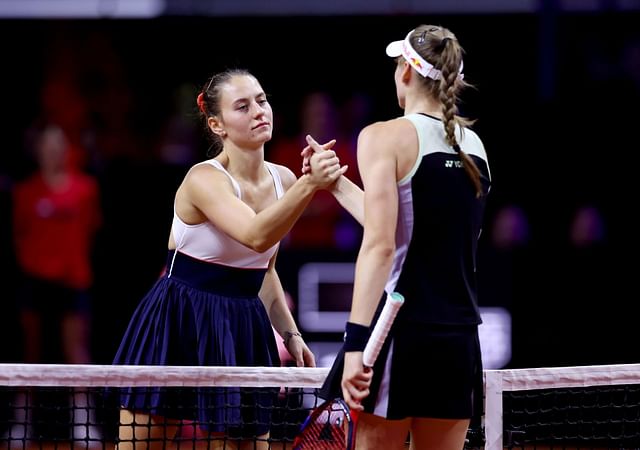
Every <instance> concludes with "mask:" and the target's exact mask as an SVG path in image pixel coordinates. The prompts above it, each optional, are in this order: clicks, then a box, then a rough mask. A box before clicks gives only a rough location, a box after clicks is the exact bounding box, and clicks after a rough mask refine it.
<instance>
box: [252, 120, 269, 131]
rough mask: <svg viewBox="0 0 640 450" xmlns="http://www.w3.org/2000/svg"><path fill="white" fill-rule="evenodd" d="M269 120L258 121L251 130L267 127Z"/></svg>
mask: <svg viewBox="0 0 640 450" xmlns="http://www.w3.org/2000/svg"><path fill="white" fill-rule="evenodd" d="M268 126H269V122H260V123H259V124H258V125H256V126H255V127H253V128H252V130H257V129H258V128H263V127H268Z"/></svg>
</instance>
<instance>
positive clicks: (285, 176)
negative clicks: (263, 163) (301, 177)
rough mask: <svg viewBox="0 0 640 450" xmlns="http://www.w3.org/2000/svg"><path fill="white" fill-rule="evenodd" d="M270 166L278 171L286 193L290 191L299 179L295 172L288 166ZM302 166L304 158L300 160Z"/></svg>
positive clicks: (274, 164)
mask: <svg viewBox="0 0 640 450" xmlns="http://www.w3.org/2000/svg"><path fill="white" fill-rule="evenodd" d="M269 164H271V165H272V166H273V167H275V168H276V170H277V171H278V174H279V175H280V179H281V180H282V186H283V187H284V189H285V191H286V190H288V189H289V188H290V187H291V186H292V185H293V183H295V182H296V180H297V179H298V178H297V177H296V175H295V174H294V173H293V171H292V170H291V169H289V168H288V167H287V166H283V165H282V164H276V163H273V162H270V163H269ZM300 165H302V158H301V159H300Z"/></svg>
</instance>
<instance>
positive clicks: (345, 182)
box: [331, 175, 364, 225]
mask: <svg viewBox="0 0 640 450" xmlns="http://www.w3.org/2000/svg"><path fill="white" fill-rule="evenodd" d="M331 193H332V194H333V196H334V197H335V198H336V200H337V201H338V203H340V206H342V207H343V208H344V209H345V210H347V212H349V214H351V215H352V216H353V218H354V219H356V220H357V221H358V222H359V223H360V225H364V191H363V190H362V189H360V187H359V186H358V185H356V184H355V183H354V182H353V181H351V180H350V179H349V178H347V177H345V176H344V175H343V176H341V177H340V178H338V180H337V181H336V182H335V184H334V185H333V188H332V189H331Z"/></svg>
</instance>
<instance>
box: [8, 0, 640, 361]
mask: <svg viewBox="0 0 640 450" xmlns="http://www.w3.org/2000/svg"><path fill="white" fill-rule="evenodd" d="M196 3H197V2H196ZM196 3H194V4H196ZM549 3H553V2H549ZM170 4H171V2H170ZM600 5H601V6H600V7H598V8H594V9H593V10H589V11H567V10H562V9H561V8H552V7H544V5H543V7H540V8H537V9H535V10H533V11H526V12H499V11H496V12H492V13H491V12H481V13H469V12H455V13H445V12H436V13H429V14H426V13H425V14H402V13H395V14H389V13H386V14H367V15H360V14H358V15H355V14H343V15H303V14H298V15H287V14H274V15H269V14H262V15H259V16H256V15H242V16H240V15H220V16H215V15H206V16H199V17H196V16H191V15H186V14H184V15H182V14H181V15H178V14H171V8H169V9H168V10H167V12H168V13H167V14H166V15H161V16H159V17H155V18H152V19H136V18H129V19H126V18H120V19H112V18H97V19H96V18H94V19H38V20H34V19H4V20H0V58H1V59H0V60H1V61H2V69H1V70H0V87H1V88H2V94H1V97H0V98H1V99H2V104H3V108H2V118H1V122H0V123H1V124H2V130H3V133H2V139H3V142H2V147H3V148H2V150H1V151H0V199H1V202H0V205H1V206H2V210H1V211H0V232H1V233H2V234H1V236H0V237H1V241H0V245H1V248H0V251H1V252H2V253H1V256H2V260H1V264H2V267H0V269H1V270H0V273H2V275H1V276H2V282H3V290H2V293H1V294H0V299H1V302H2V317H3V319H2V321H3V325H2V327H1V328H2V332H1V333H2V335H3V339H2V342H5V344H4V345H2V346H0V347H1V350H0V357H2V359H3V360H5V361H19V360H20V335H19V330H18V328H17V324H16V317H17V316H16V315H15V309H14V304H13V301H14V300H13V288H14V285H13V284H14V280H15V276H14V275H15V266H14V261H13V255H12V243H11V237H10V195H9V194H10V190H11V186H12V184H13V183H14V182H15V181H16V180H19V179H21V178H22V177H23V176H25V175H26V174H27V173H28V172H29V170H30V169H31V164H30V161H29V158H28V154H27V147H28V144H27V141H26V139H25V136H26V134H27V130H28V129H29V127H30V126H31V125H32V123H33V121H34V120H35V119H36V118H37V117H39V116H40V115H41V113H42V108H43V100H42V99H43V96H44V94H43V92H44V88H43V87H44V86H46V85H47V83H48V82H50V81H51V79H52V78H53V77H54V75H56V74H60V73H66V74H67V75H68V76H70V77H71V79H72V82H73V84H74V85H75V86H76V88H77V89H76V91H77V92H78V93H79V94H78V95H81V96H84V97H85V98H86V99H88V102H87V103H88V104H89V110H88V113H87V117H88V118H89V125H88V126H90V127H91V129H92V130H93V132H92V140H91V142H90V145H88V148H89V150H90V152H89V156H88V167H89V168H90V170H91V171H92V172H94V173H95V174H96V176H98V177H99V180H100V182H101V189H102V195H103V205H102V206H103V210H104V216H105V224H104V227H103V228H102V230H101V231H100V234H99V236H98V240H97V245H96V251H95V267H96V285H95V290H94V325H93V354H94V359H95V362H96V363H110V362H111V359H112V357H113V355H114V353H115V350H116V348H117V345H118V343H119V340H120V337H121V335H122V333H123V332H124V328H125V327H126V325H127V322H128V320H129V317H130V315H131V313H132V311H133V309H134V308H135V306H136V304H137V302H138V300H139V299H140V298H141V297H142V295H143V294H144V292H145V291H146V290H147V289H148V288H149V287H150V285H151V284H152V283H153V281H154V280H155V279H156V277H157V276H158V274H159V273H160V271H161V270H162V266H163V264H164V258H165V256H166V241H167V236H168V231H169V226H170V220H171V215H172V202H173V193H174V191H175V188H176V187H177V185H178V183H179V181H180V179H181V177H182V175H183V174H184V172H185V170H186V169H185V167H183V166H181V165H169V164H166V162H165V161H162V160H161V158H160V157H159V155H158V148H159V146H160V140H161V137H162V136H163V134H164V131H166V127H167V124H168V123H169V120H170V119H171V118H172V117H175V115H176V114H177V115H178V116H180V117H182V118H184V119H186V121H195V92H196V91H197V89H198V88H199V87H200V86H201V85H202V84H203V83H204V82H205V81H206V80H207V78H208V77H209V76H210V74H211V73H213V72H215V71H218V70H221V69H224V68H227V67H231V66H240V67H244V68H247V69H249V70H250V71H251V72H253V73H254V74H255V75H256V76H257V77H258V79H259V80H260V81H261V83H262V85H263V87H264V88H265V90H266V91H267V93H268V94H269V95H270V100H271V103H272V106H273V109H274V111H275V112H276V114H277V116H276V132H277V133H282V134H287V133H289V132H291V130H292V129H293V127H294V124H295V116H296V114H297V108H298V103H297V102H298V99H299V98H300V97H301V96H302V95H303V94H304V93H306V92H309V91H311V90H315V89H320V90H325V91H329V92H331V93H332V94H333V95H335V96H336V98H346V97H347V96H348V95H349V94H351V93H353V92H362V93H364V94H366V95H368V96H370V98H371V99H372V103H371V111H370V115H371V119H372V120H385V119H388V118H391V117H394V116H397V115H400V114H401V111H400V109H399V108H398V106H397V103H396V99H395V91H394V86H393V63H392V62H391V61H390V60H389V59H388V58H386V56H385V54H384V48H385V45H386V44H387V43H388V42H389V41H391V40H396V39H400V38H402V37H404V36H405V34H406V33H407V32H408V31H409V30H410V29H411V28H413V27H415V26H416V25H418V24H420V23H432V24H440V25H444V26H446V27H448V28H450V29H451V30H452V31H453V32H454V33H456V35H457V37H458V39H459V41H460V42H461V44H462V45H463V47H464V48H465V50H466V56H465V77H466V78H465V79H466V80H467V81H469V82H471V83H472V84H473V85H475V87H476V88H477V89H475V90H469V91H467V92H466V93H465V94H464V103H463V104H462V105H461V112H462V113H463V114H464V115H466V116H469V117H472V118H477V119H478V120H477V122H476V125H475V126H474V129H475V130H476V131H477V132H478V133H479V134H480V136H481V137H482V138H483V141H484V143H485V146H486V149H487V152H488V155H489V158H490V164H491V170H492V175H493V181H494V184H493V188H492V192H491V195H490V197H489V204H488V211H487V219H486V226H485V230H484V232H483V236H482V237H481V243H480V255H479V269H478V270H479V272H478V275H479V278H480V282H481V291H480V296H481V297H480V303H481V305H485V306H494V305H497V306H504V307H506V308H507V309H509V311H510V312H511V314H512V317H513V324H512V326H513V354H512V360H511V362H510V367H532V366H548V365H590V364H609V363H632V362H637V361H638V346H637V345H636V331H635V330H636V328H637V325H636V320H635V316H634V312H635V308H636V305H635V303H636V302H637V300H638V293H637V292H638V291H637V289H636V284H637V283H636V282H635V281H636V277H637V275H636V272H637V268H638V267H637V266H638V264H637V257H636V248H637V246H638V238H637V231H636V225H635V220H632V219H631V217H634V216H635V215H636V211H635V209H636V205H637V195H636V192H637V186H636V185H637V182H636V179H637V176H635V175H636V170H635V160H636V155H635V153H637V151H638V150H639V145H640V144H639V143H638V138H637V136H636V134H637V128H636V127H637V122H638V116H639V114H638V101H639V100H640V12H639V9H640V8H639V9H633V8H632V9H630V10H621V9H616V8H608V7H606V6H607V2H603V3H601V4H600ZM173 7H174V8H177V6H176V5H175V4H174V5H173ZM181 89H182V91H180V90H181ZM185 90H186V91H187V92H188V93H189V94H188V95H187V98H190V99H191V100H190V103H189V104H188V105H187V107H186V108H183V109H181V110H178V109H176V102H175V99H176V94H177V93H178V92H184V91H185ZM191 93H193V95H191ZM62 98H63V99H64V97H62ZM71 104H72V103H71V102H70V105H71ZM61 107H63V108H64V103H62V104H61ZM193 123H195V122H193ZM195 126H196V127H199V126H200V125H199V124H198V123H196V125H195ZM203 136H204V135H203V134H202V133H200V137H199V140H198V141H197V142H196V145H195V146H196V149H197V155H196V157H197V159H198V160H200V159H204V158H205V152H206V149H207V143H206V141H205V139H204V137H203ZM267 157H268V147H267ZM505 207H515V208H517V210H519V211H521V212H523V214H524V217H526V224H527V226H526V230H527V231H526V233H525V236H524V238H523V239H522V240H520V241H519V242H518V243H517V244H516V245H511V246H508V247H506V248H505V247H501V246H499V245H496V244H495V242H494V240H493V238H492V236H493V232H494V231H495V230H494V228H495V227H497V225H496V224H495V222H496V218H497V217H498V215H499V212H500V211H502V210H503V208H505ZM583 207H589V208H592V209H591V210H593V211H596V212H597V213H598V214H599V217H601V218H602V224H603V229H602V232H601V233H600V234H598V236H597V238H596V239H593V240H592V241H589V242H588V243H587V244H586V245H576V244H574V243H572V241H571V239H570V234H571V224H572V221H573V219H574V216H575V214H576V212H577V211H578V210H580V208H583ZM355 256H356V253H355V251H354V250H338V249H324V250H323V251H308V252H304V251H300V250H298V251H294V250H291V251H288V250H287V249H286V248H283V249H282V250H281V252H280V256H279V272H280V275H281V278H282V280H283V283H284V284H285V287H286V288H287V289H289V290H290V291H291V292H292V293H295V286H296V273H297V267H298V266H299V265H300V264H301V263H303V262H305V261H313V260H335V261H354V260H355ZM294 296H295V295H294Z"/></svg>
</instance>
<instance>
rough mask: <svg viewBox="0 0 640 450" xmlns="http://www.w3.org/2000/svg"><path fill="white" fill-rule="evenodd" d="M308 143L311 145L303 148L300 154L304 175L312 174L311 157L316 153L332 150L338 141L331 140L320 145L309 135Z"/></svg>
mask: <svg viewBox="0 0 640 450" xmlns="http://www.w3.org/2000/svg"><path fill="white" fill-rule="evenodd" d="M307 142H308V143H309V145H307V146H306V147H305V148H303V149H302V151H301V152H300V156H302V173H303V174H305V173H309V172H311V156H313V154H314V153H316V152H318V153H319V152H321V151H324V150H331V149H332V148H333V146H334V145H335V144H336V140H335V139H331V140H330V141H329V142H326V143H324V144H322V145H319V144H318V143H317V142H316V141H315V139H313V138H312V137H311V136H310V135H307Z"/></svg>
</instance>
